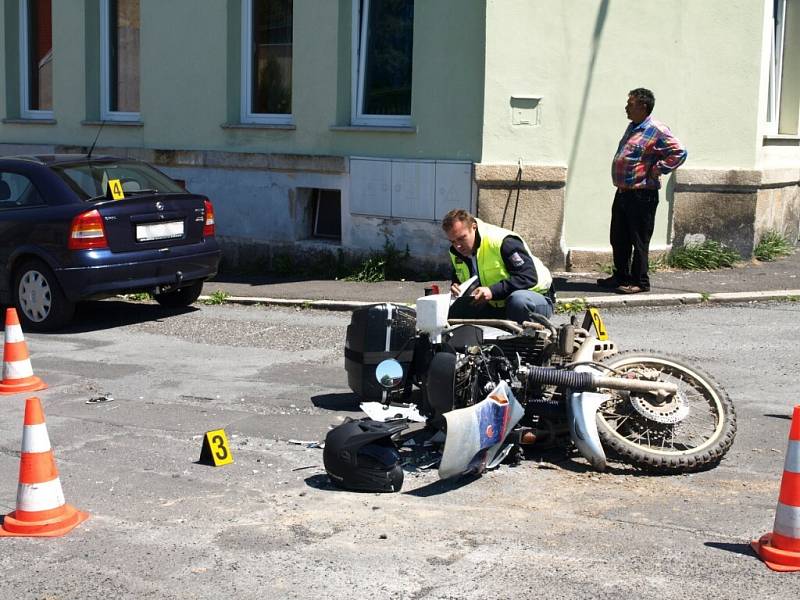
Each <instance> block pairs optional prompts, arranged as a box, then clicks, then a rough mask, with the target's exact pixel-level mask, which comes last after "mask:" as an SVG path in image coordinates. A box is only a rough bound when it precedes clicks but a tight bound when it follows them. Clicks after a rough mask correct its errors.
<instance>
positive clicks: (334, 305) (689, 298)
mask: <svg viewBox="0 0 800 600" xmlns="http://www.w3.org/2000/svg"><path fill="white" fill-rule="evenodd" d="M210 298H211V296H200V298H199V300H200V301H203V300H206V299H210ZM767 300H792V301H800V290H772V291H762V292H718V293H714V294H700V293H694V292H688V293H681V294H650V293H644V294H636V295H630V296H588V297H586V296H571V297H565V298H559V300H558V302H559V304H566V303H568V302H580V303H585V304H586V305H588V306H595V307H597V308H613V307H620V306H681V305H688V304H702V303H707V304H714V303H720V304H721V303H732V302H764V301H767ZM381 302H389V300H383V301H375V302H362V301H357V300H309V299H303V298H268V297H257V296H228V297H227V298H225V303H227V304H243V305H253V304H263V305H266V306H294V307H301V308H314V309H318V310H340V311H346V310H354V309H356V308H360V307H362V306H370V305H372V304H380V303H381ZM394 304H405V303H404V302H394Z"/></svg>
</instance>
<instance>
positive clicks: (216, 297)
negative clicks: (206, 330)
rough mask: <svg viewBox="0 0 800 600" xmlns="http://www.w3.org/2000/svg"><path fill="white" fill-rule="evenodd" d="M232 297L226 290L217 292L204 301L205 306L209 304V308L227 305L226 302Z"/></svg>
mask: <svg viewBox="0 0 800 600" xmlns="http://www.w3.org/2000/svg"><path fill="white" fill-rule="evenodd" d="M230 296H231V295H230V294H229V293H228V292H226V291H225V290H216V291H214V292H212V293H211V294H210V295H209V296H208V298H206V299H205V300H203V304H207V305H208V306H215V305H219V304H225V301H226V300H227V299H228V298H230Z"/></svg>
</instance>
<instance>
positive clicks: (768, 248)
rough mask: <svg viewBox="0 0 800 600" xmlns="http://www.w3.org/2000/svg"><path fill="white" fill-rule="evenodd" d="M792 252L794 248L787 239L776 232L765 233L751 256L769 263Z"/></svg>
mask: <svg viewBox="0 0 800 600" xmlns="http://www.w3.org/2000/svg"><path fill="white" fill-rule="evenodd" d="M792 252H794V247H793V246H792V244H791V242H790V241H789V240H788V239H786V238H785V237H784V236H783V235H781V234H780V233H778V232H777V231H767V232H766V233H765V234H764V235H762V236H761V240H759V242H758V245H757V246H756V247H755V250H753V256H754V257H755V258H757V259H758V260H761V261H771V260H775V259H776V258H780V257H781V256H788V255H790V254H791V253H792Z"/></svg>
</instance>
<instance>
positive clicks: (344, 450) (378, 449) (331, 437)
mask: <svg viewBox="0 0 800 600" xmlns="http://www.w3.org/2000/svg"><path fill="white" fill-rule="evenodd" d="M407 427H408V424H406V423H393V424H390V423H381V422H379V421H373V420H372V419H361V420H359V421H354V420H348V421H345V422H344V423H342V424H341V425H339V426H337V427H334V428H333V429H331V430H330V431H329V432H328V435H327V436H326V437H325V449H324V450H323V451H322V461H323V463H324V464H325V470H326V471H327V472H328V476H329V477H330V478H331V481H333V482H334V483H335V484H336V485H337V486H339V487H342V488H344V489H347V490H355V491H361V492H397V491H399V490H400V488H401V487H402V485H403V469H402V468H401V467H400V453H399V452H398V451H397V448H396V447H395V445H394V443H393V442H392V440H391V437H392V436H393V435H394V434H396V433H398V432H400V431H402V430H403V429H406V428H407Z"/></svg>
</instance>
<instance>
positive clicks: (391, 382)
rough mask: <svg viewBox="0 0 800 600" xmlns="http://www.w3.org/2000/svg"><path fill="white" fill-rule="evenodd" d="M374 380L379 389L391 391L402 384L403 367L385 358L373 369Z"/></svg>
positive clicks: (391, 359)
mask: <svg viewBox="0 0 800 600" xmlns="http://www.w3.org/2000/svg"><path fill="white" fill-rule="evenodd" d="M375 379H377V380H378V383H379V384H380V386H381V387H383V388H385V389H387V390H391V389H393V388H396V387H397V386H399V385H400V384H401V383H403V366H402V365H401V364H400V363H399V362H397V361H396V360H395V359H393V358H387V359H386V360H384V361H382V362H380V363H379V364H378V366H377V367H375Z"/></svg>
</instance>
